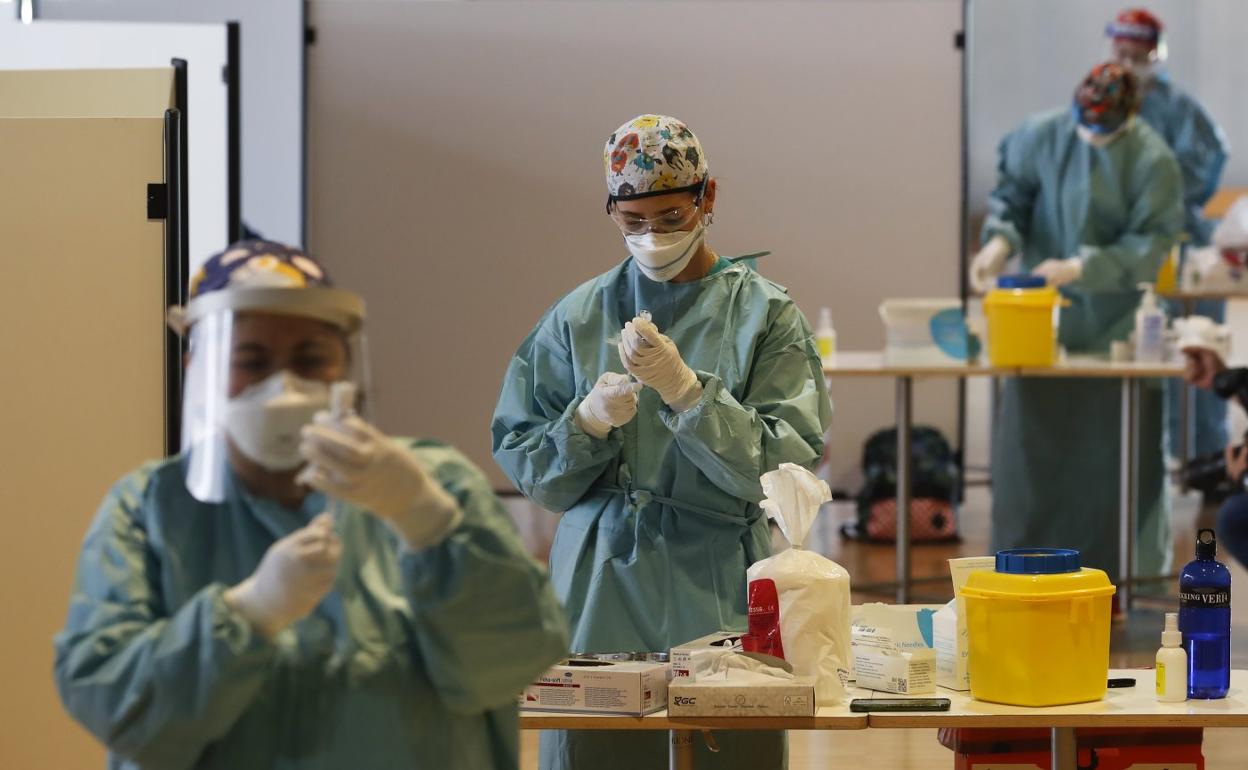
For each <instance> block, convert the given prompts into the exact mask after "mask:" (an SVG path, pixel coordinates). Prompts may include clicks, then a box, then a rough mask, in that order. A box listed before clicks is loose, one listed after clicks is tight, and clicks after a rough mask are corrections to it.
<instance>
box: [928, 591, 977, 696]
mask: <svg viewBox="0 0 1248 770" xmlns="http://www.w3.org/2000/svg"><path fill="white" fill-rule="evenodd" d="M932 637H933V644H932V646H933V647H934V648H935V650H936V684H938V685H940V686H941V687H945V688H948V689H950V690H969V689H971V677H970V674H968V673H967V667H966V662H967V657H968V654H969V650H970V648H969V646H968V644H967V633H966V617H965V615H963V614H962V613H960V612H958V600H957V599H954V600H953V601H951V602H949V603H948V604H946V605H945V606H944V607H942V608H941V609H940V610H939V611H937V613H936V615H935V616H933V618H932Z"/></svg>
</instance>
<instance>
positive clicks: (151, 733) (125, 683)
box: [55, 470, 276, 768]
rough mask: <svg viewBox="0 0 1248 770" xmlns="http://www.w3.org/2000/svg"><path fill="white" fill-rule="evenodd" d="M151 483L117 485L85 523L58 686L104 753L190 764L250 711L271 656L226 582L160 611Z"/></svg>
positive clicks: (135, 479)
mask: <svg viewBox="0 0 1248 770" xmlns="http://www.w3.org/2000/svg"><path fill="white" fill-rule="evenodd" d="M146 486H147V473H146V472H145V471H142V470H141V471H139V472H136V473H134V474H132V475H130V476H128V477H127V478H125V479H123V480H122V481H121V482H120V483H118V485H117V486H116V487H114V488H113V490H112V491H111V492H110V493H109V494H108V496H107V497H106V498H105V500H104V503H103V505H102V506H101V508H100V510H99V512H98V513H97V514H96V517H95V520H94V521H93V523H92V524H91V528H90V530H89V532H88V533H87V537H86V540H85V542H84V544H83V547H82V552H81V555H80V556H79V559H78V572H77V577H76V579H75V583H74V588H73V595H72V597H71V600H70V607H69V616H68V619H67V620H66V623H65V628H64V630H63V631H62V632H61V633H60V634H59V635H58V636H57V638H56V642H55V645H56V664H55V676H56V684H57V687H58V689H59V691H60V695H61V700H62V701H63V702H64V703H65V707H66V708H67V709H68V711H69V713H70V714H72V715H73V716H74V718H75V719H77V720H78V721H79V722H81V723H82V724H83V725H84V726H86V728H87V729H88V730H90V731H91V732H92V733H93V734H94V735H95V736H96V737H97V738H99V740H100V741H101V742H103V743H104V744H105V745H107V746H108V748H109V750H110V751H112V752H114V753H115V754H117V755H119V756H121V757H124V758H126V759H128V760H130V761H132V762H134V763H135V764H137V765H140V766H143V767H161V768H184V767H191V766H192V765H194V764H195V762H196V760H197V758H198V757H199V755H200V754H201V753H202V752H203V750H204V749H205V748H206V747H207V746H208V745H209V744H211V743H212V742H213V741H215V740H217V739H218V738H220V737H221V736H223V735H224V734H225V733H226V732H227V731H228V730H229V729H230V727H231V726H232V725H233V723H234V722H235V720H236V719H237V718H238V717H239V716H240V715H241V714H242V713H243V712H244V711H245V710H246V709H247V708H248V706H250V705H251V703H252V701H253V699H254V698H255V697H256V694H257V693H258V692H259V691H260V689H261V687H262V685H263V684H264V681H265V678H266V676H267V673H268V670H269V665H270V663H271V662H272V661H273V659H274V656H275V654H276V653H275V647H274V646H273V645H272V644H271V643H269V642H268V641H267V640H265V639H264V638H262V637H261V636H260V635H259V634H256V633H254V632H253V631H252V630H251V627H250V625H249V624H248V623H247V622H246V621H245V620H244V619H243V618H242V617H241V616H239V615H238V614H237V613H236V612H234V611H233V610H231V609H229V608H228V607H227V606H226V604H225V601H224V600H223V599H222V592H223V591H224V590H225V586H224V585H221V584H210V585H208V586H206V587H204V588H203V589H202V590H200V591H199V592H198V593H197V594H195V595H194V597H193V598H192V599H191V600H190V601H188V602H187V603H185V604H183V605H182V606H181V607H176V608H169V607H165V606H163V604H162V601H161V593H160V590H159V580H160V564H159V563H158V562H157V560H156V557H155V555H154V554H153V552H152V550H151V549H149V548H148V547H147V536H146V532H145V526H144V522H145V515H144V509H145V506H146V505H147V502H146V499H147V495H146V491H147V490H146Z"/></svg>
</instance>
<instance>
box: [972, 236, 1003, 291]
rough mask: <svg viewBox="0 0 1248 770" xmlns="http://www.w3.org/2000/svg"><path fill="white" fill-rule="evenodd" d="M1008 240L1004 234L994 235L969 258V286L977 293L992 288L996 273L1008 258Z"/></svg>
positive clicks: (999, 273)
mask: <svg viewBox="0 0 1248 770" xmlns="http://www.w3.org/2000/svg"><path fill="white" fill-rule="evenodd" d="M1011 251H1012V249H1011V248H1010V242H1009V240H1008V239H1007V238H1006V237H1005V236H1004V235H994V236H992V238H990V239H989V241H988V242H987V243H985V244H984V247H983V248H982V249H980V250H979V252H978V253H977V254H976V255H975V258H974V259H972V260H971V274H970V280H971V288H972V289H973V290H975V291H976V292H978V293H979V294H986V293H988V292H989V291H991V290H992V288H993V286H994V283H993V281H994V280H995V279H996V277H997V276H998V275H1001V270H1002V269H1003V268H1004V267H1005V261H1006V260H1007V259H1009V258H1010V252H1011Z"/></svg>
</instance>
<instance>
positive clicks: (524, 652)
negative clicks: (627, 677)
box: [401, 448, 568, 714]
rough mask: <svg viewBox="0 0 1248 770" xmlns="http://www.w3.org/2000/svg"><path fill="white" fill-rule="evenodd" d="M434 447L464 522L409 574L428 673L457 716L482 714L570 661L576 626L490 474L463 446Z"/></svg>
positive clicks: (407, 556) (407, 561) (413, 555)
mask: <svg viewBox="0 0 1248 770" xmlns="http://www.w3.org/2000/svg"><path fill="white" fill-rule="evenodd" d="M427 451H429V454H428V455H427V456H428V457H430V458H431V459H432V460H433V462H432V463H431V465H432V466H433V467H432V469H431V470H432V472H433V474H434V477H435V478H437V480H438V481H439V482H440V483H441V484H442V485H443V487H445V488H446V489H447V491H448V492H450V493H451V494H452V495H454V496H455V498H456V499H457V500H458V501H459V505H460V508H461V509H462V510H463V512H464V518H463V521H462V523H461V524H460V525H459V526H458V527H457V528H456V529H455V530H454V531H453V532H452V533H451V534H450V535H449V536H448V537H447V538H446V539H445V540H444V541H442V542H441V543H439V544H438V545H436V546H432V547H430V548H427V549H424V550H421V551H404V553H403V555H402V558H401V565H402V570H403V577H404V582H405V585H406V589H407V595H408V601H409V603H410V605H411V608H412V612H413V614H414V623H413V629H414V633H415V637H416V641H415V644H416V645H417V646H418V648H419V652H420V658H421V660H423V662H424V669H425V672H426V674H427V675H428V676H429V679H430V681H431V682H432V683H433V686H434V689H435V690H436V691H437V693H438V695H439V697H440V698H441V700H442V703H443V704H444V705H445V706H446V707H447V708H448V709H449V710H451V711H453V712H457V713H461V714H474V713H478V712H482V711H486V710H489V709H494V708H498V707H500V706H504V705H506V704H509V703H512V702H514V701H515V698H516V694H517V693H519V692H520V691H521V690H522V689H523V688H524V686H525V685H527V684H529V683H530V682H532V681H533V680H534V679H535V678H536V677H537V675H538V674H540V673H541V672H542V671H544V670H546V669H547V668H549V667H550V666H551V665H552V664H553V663H555V661H557V660H558V659H559V658H560V657H562V656H565V655H566V654H567V650H568V631H567V621H566V619H565V618H564V614H563V609H562V608H561V607H560V606H559V603H558V601H557V600H556V599H555V595H554V592H553V590H552V589H551V586H550V580H549V578H548V576H547V573H546V570H545V569H544V568H543V567H542V566H541V565H539V564H538V563H537V562H535V561H534V560H533V558H532V557H530V556H529V555H528V553H527V552H526V551H525V549H524V545H523V543H522V542H521V541H520V537H519V535H518V534H517V533H516V529H515V526H514V525H513V524H512V522H511V519H509V518H508V517H507V513H506V512H505V511H504V510H503V507H502V503H500V502H499V500H498V498H497V497H496V496H495V495H494V492H493V490H492V489H491V488H490V486H489V483H488V482H487V481H486V479H485V477H484V476H483V475H482V474H481V472H480V471H479V470H477V469H476V467H475V466H473V465H471V464H470V463H468V461H467V460H466V459H464V458H463V457H462V455H459V453H458V452H456V451H455V450H453V449H449V448H440V449H436V450H431V451H430V450H427Z"/></svg>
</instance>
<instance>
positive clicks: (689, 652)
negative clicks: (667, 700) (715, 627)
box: [672, 631, 745, 682]
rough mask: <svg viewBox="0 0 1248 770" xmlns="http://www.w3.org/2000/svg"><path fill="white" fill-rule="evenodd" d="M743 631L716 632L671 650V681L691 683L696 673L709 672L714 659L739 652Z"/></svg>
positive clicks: (694, 679) (695, 678)
mask: <svg viewBox="0 0 1248 770" xmlns="http://www.w3.org/2000/svg"><path fill="white" fill-rule="evenodd" d="M742 636H745V632H744V631H716V632H715V633H713V634H707V635H706V636H704V637H702V638H700V639H694V640H693V641H692V642H685V643H684V644H682V645H680V646H678V647H673V648H672V679H673V680H674V681H675V680H678V681H687V682H693V681H696V680H697V672H698V671H709V670H710V669H711V667H712V665H713V664H714V662H715V659H716V658H720V657H723V656H724V655H732V654H734V653H739V652H741V637H742Z"/></svg>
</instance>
